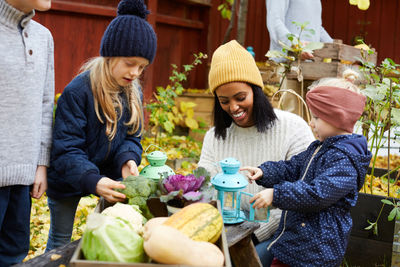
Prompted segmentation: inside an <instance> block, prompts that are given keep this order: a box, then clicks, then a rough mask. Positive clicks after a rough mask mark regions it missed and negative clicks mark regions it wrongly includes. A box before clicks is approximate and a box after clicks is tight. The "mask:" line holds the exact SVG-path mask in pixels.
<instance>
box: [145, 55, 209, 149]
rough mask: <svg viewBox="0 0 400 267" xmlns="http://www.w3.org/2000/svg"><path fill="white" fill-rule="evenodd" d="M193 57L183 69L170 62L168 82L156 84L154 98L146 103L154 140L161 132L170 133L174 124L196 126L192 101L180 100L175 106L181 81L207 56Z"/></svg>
mask: <svg viewBox="0 0 400 267" xmlns="http://www.w3.org/2000/svg"><path fill="white" fill-rule="evenodd" d="M194 57H195V59H194V60H193V62H192V63H191V64H189V65H183V71H182V72H180V71H179V70H178V66H177V65H175V64H172V68H173V69H172V74H171V76H170V77H169V80H170V84H169V85H167V86H166V87H162V86H158V87H157V88H156V89H157V93H156V94H154V100H152V101H151V102H150V103H149V104H147V105H146V109H147V110H149V111H150V117H149V124H150V126H151V132H152V133H153V134H154V136H155V142H157V137H158V136H159V135H160V133H161V132H166V133H167V134H169V135H172V133H173V130H174V129H175V126H176V125H179V124H183V125H185V126H187V127H189V128H191V129H196V128H198V123H197V121H196V120H195V119H194V118H193V115H194V111H193V107H194V106H195V105H196V104H195V103H193V102H180V105H179V106H176V98H177V97H178V96H180V95H181V94H182V93H183V90H184V88H183V85H182V83H183V82H184V81H186V80H187V76H188V74H189V72H190V71H191V70H193V68H194V67H195V66H197V65H199V64H201V63H202V61H201V60H202V59H205V58H207V55H206V54H203V53H199V54H194Z"/></svg>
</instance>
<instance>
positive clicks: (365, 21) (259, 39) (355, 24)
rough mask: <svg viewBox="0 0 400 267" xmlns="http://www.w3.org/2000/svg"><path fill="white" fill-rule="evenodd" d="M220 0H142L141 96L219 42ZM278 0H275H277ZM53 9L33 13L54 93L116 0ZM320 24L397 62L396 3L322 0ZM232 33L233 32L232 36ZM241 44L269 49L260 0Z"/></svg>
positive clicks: (202, 70) (57, 4)
mask: <svg viewBox="0 0 400 267" xmlns="http://www.w3.org/2000/svg"><path fill="white" fill-rule="evenodd" d="M223 1H224V0H147V1H146V3H147V5H148V8H149V9H150V11H151V14H150V15H149V17H148V21H149V22H150V23H151V24H152V25H153V27H154V29H155V31H156V33H157V36H158V49H157V55H156V58H155V61H154V63H153V64H152V66H150V67H149V68H148V69H147V70H146V73H145V75H144V78H143V80H144V81H143V83H144V85H145V88H144V94H145V100H146V101H148V100H149V99H150V98H151V96H152V94H153V92H154V90H155V87H156V86H166V85H167V84H168V77H169V76H170V72H171V70H172V68H171V64H176V65H178V66H181V65H182V64H188V63H190V62H191V61H192V59H193V56H192V54H193V53H198V52H206V53H207V54H208V55H209V59H208V62H209V60H210V58H211V55H212V52H213V51H214V50H215V49H216V48H217V47H218V46H219V45H220V44H221V42H222V40H223V36H224V34H225V30H226V28H227V26H228V23H229V22H228V20H224V19H222V18H221V16H220V13H219V11H218V10H217V7H218V5H219V4H220V3H222V2H223ZM277 1H278V0H277ZM52 2H53V3H52V9H51V10H50V11H47V12H43V13H42V12H38V14H37V15H36V16H35V20H37V21H39V22H40V23H42V24H43V25H45V26H46V27H48V28H49V29H50V31H51V32H52V34H53V37H54V41H55V71H56V92H62V90H63V88H64V87H65V86H66V85H67V84H68V82H69V81H70V80H71V79H72V78H73V77H74V76H75V75H76V74H77V71H78V70H79V67H80V66H81V65H82V63H83V62H84V61H86V60H87V59H88V58H90V57H94V56H97V55H98V51H99V46H100V40H101V37H102V35H103V32H104V30H105V29H106V27H107V25H108V23H109V22H110V21H111V20H112V19H113V18H114V17H115V15H116V9H115V8H116V6H117V4H118V0H53V1H52ZM322 6H323V14H322V18H323V25H324V27H325V29H326V30H327V31H328V32H329V33H330V34H331V36H332V37H334V38H335V39H342V40H343V43H345V44H352V42H353V40H354V38H355V37H356V36H363V37H364V39H365V40H366V43H367V44H371V45H372V46H373V47H374V48H375V49H376V50H377V51H378V62H380V61H381V60H382V59H383V58H385V57H390V58H392V59H394V60H395V61H396V62H400V52H399V50H398V48H399V47H400V1H398V0H374V1H371V6H370V8H369V9H368V10H367V11H361V10H359V9H358V8H357V7H355V6H350V5H349V3H348V1H347V0H322ZM235 35H236V29H234V30H233V32H232V34H231V38H234V37H235ZM245 46H253V47H254V51H255V53H256V60H257V61H263V60H265V59H266V58H265V56H264V55H265V53H266V52H267V51H268V48H269V37H268V31H267V27H266V10H265V0H249V5H248V16H247V31H246V40H245ZM208 62H206V64H204V65H202V66H199V67H196V69H195V70H194V71H193V73H191V74H190V76H189V81H188V82H187V83H185V86H186V87H191V88H206V87H207V72H208V67H207V63H208Z"/></svg>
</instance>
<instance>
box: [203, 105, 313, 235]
mask: <svg viewBox="0 0 400 267" xmlns="http://www.w3.org/2000/svg"><path fill="white" fill-rule="evenodd" d="M274 111H275V113H276V115H277V117H278V119H277V120H276V121H275V124H274V126H273V127H272V128H270V129H268V130H267V131H266V132H265V133H259V132H258V131H257V128H256V127H249V128H241V127H238V126H237V125H236V124H232V125H231V127H230V128H228V129H227V136H226V139H225V140H222V139H216V138H215V136H214V128H211V129H210V130H209V131H208V132H207V133H206V135H205V137H204V141H203V148H202V151H201V156H200V161H199V164H198V165H199V167H200V166H201V167H204V168H206V169H207V170H208V171H209V172H211V175H212V176H214V175H215V174H217V173H218V172H220V171H221V169H220V168H218V167H217V164H218V162H219V161H220V160H223V159H224V158H227V157H233V158H236V159H237V160H239V161H240V163H241V166H256V167H257V166H259V165H260V164H261V163H263V162H265V161H279V160H288V159H290V158H291V157H292V156H293V155H296V154H298V153H300V152H302V151H304V150H305V149H306V148H307V147H308V145H309V144H310V143H311V142H312V141H314V136H313V134H312V132H311V129H310V127H309V126H308V125H307V123H306V122H305V121H304V120H303V119H302V118H300V117H299V116H297V115H295V114H292V113H289V112H286V111H282V110H278V109H275V110H274ZM263 189H264V188H263V187H261V186H258V185H257V184H256V183H252V184H249V185H248V186H247V188H246V189H245V190H244V191H246V192H249V193H252V194H255V193H257V192H259V191H261V190H263ZM243 208H244V209H245V210H247V209H248V205H244V206H243ZM280 216H281V211H280V210H279V209H272V210H271V214H270V219H269V222H268V223H261V227H260V228H259V229H258V230H256V231H255V234H256V236H257V238H258V240H260V241H264V240H266V239H268V238H269V237H271V235H272V234H273V233H274V232H275V230H276V229H277V228H278V225H279V221H280Z"/></svg>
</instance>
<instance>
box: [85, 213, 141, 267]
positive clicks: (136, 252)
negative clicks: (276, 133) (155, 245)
mask: <svg viewBox="0 0 400 267" xmlns="http://www.w3.org/2000/svg"><path fill="white" fill-rule="evenodd" d="M82 251H83V255H84V256H85V258H86V259H87V260H97V261H113V262H145V261H146V255H145V252H144V249H143V238H142V237H141V236H140V235H138V234H137V233H136V232H135V231H134V229H133V227H132V226H131V225H130V223H128V222H126V221H124V220H121V219H119V218H114V217H110V216H106V215H102V214H98V213H93V214H90V215H89V216H88V219H87V224H86V229H85V232H84V234H83V237H82Z"/></svg>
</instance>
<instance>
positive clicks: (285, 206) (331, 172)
mask: <svg viewBox="0 0 400 267" xmlns="http://www.w3.org/2000/svg"><path fill="white" fill-rule="evenodd" d="M354 75H355V73H354V72H352V71H349V72H345V78H347V79H339V78H330V79H324V80H321V81H320V82H318V83H317V84H315V85H312V89H311V91H309V92H308V93H307V96H306V100H307V104H308V106H309V108H310V110H311V113H312V120H311V122H310V126H311V128H312V129H313V131H314V133H315V135H316V137H317V139H318V140H316V141H314V142H313V143H311V145H310V146H309V147H308V149H307V150H306V151H304V152H302V153H300V154H298V155H295V156H293V157H292V158H291V159H290V160H288V161H279V162H265V163H263V164H261V165H260V166H259V168H255V167H243V168H242V169H241V170H247V171H248V172H249V174H248V177H249V179H250V181H252V180H256V183H257V184H259V185H262V186H264V187H266V188H267V189H265V190H263V191H261V192H260V193H258V194H257V195H255V196H254V197H253V198H252V199H250V202H251V203H253V206H254V207H255V208H264V207H267V206H271V205H273V206H275V207H278V208H280V209H282V210H283V211H284V212H283V213H282V218H281V222H280V225H279V229H278V231H277V232H276V233H275V236H274V241H272V243H271V244H270V246H269V247H268V249H271V251H272V254H273V255H274V261H273V263H272V265H271V266H288V265H290V266H339V265H340V264H341V262H342V260H343V256H344V253H345V251H346V247H347V242H348V239H349V235H350V231H351V227H352V219H351V216H350V208H351V207H352V206H354V205H355V204H356V201H357V196H358V191H359V190H360V188H361V187H362V185H363V183H364V178H365V175H366V172H367V168H368V165H369V161H370V159H371V153H370V152H369V151H368V149H367V141H366V139H365V137H364V136H361V135H358V134H352V132H353V127H354V124H355V123H356V121H357V120H358V119H359V117H360V116H361V114H362V112H363V110H364V105H365V101H366V97H365V96H363V95H361V94H359V89H358V88H357V86H355V85H354V84H353V83H352V82H350V81H349V80H354Z"/></svg>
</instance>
